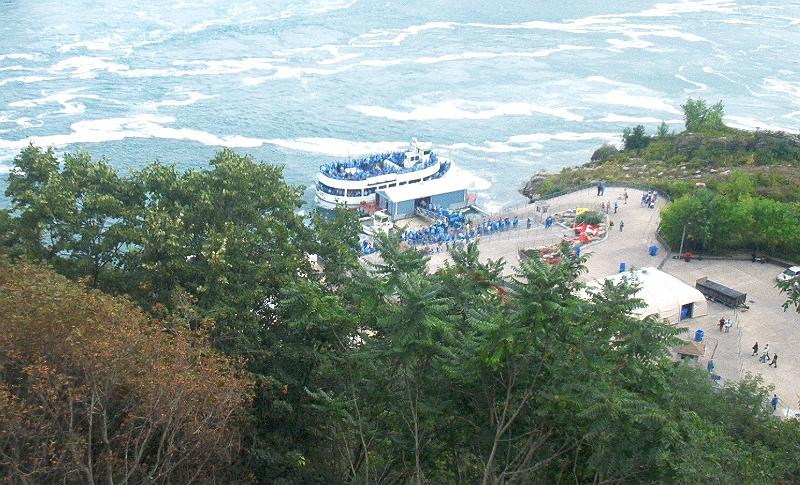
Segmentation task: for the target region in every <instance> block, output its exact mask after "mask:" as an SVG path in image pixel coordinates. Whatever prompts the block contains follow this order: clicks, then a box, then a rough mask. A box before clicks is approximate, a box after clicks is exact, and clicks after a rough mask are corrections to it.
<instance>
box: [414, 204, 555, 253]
mask: <svg viewBox="0 0 800 485" xmlns="http://www.w3.org/2000/svg"><path fill="white" fill-rule="evenodd" d="M421 208H422V209H423V211H424V212H425V214H426V215H427V216H428V217H429V218H431V219H433V220H435V221H436V222H435V223H434V224H431V225H430V226H427V227H422V228H420V229H417V230H412V231H406V232H404V233H403V234H402V236H401V237H402V239H403V241H405V242H406V244H408V245H410V246H426V245H427V246H431V248H430V249H431V251H437V252H438V251H439V250H441V246H442V244H444V245H445V248H449V247H450V244H459V243H467V242H470V241H474V240H477V239H479V238H481V237H488V236H491V235H493V234H499V233H503V232H506V231H510V230H514V229H520V228H522V224H523V221H521V220H520V218H519V217H518V216H514V217H513V218H511V217H497V218H489V219H484V220H482V221H467V220H466V218H465V216H464V214H462V213H460V212H457V211H449V210H447V209H442V208H439V207H436V206H435V205H434V204H430V203H428V204H422V206H421ZM545 222H546V223H545V228H549V227H550V226H552V224H553V218H552V217H548V218H547V221H545ZM524 224H525V227H526V228H527V229H531V228H533V220H531V218H530V217H528V218H527V220H525V221H524Z"/></svg>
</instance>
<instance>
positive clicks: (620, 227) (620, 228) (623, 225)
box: [619, 221, 625, 232]
mask: <svg viewBox="0 0 800 485" xmlns="http://www.w3.org/2000/svg"><path fill="white" fill-rule="evenodd" d="M623 227H625V221H619V232H622V228H623Z"/></svg>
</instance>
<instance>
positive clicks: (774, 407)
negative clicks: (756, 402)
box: [769, 394, 778, 411]
mask: <svg viewBox="0 0 800 485" xmlns="http://www.w3.org/2000/svg"><path fill="white" fill-rule="evenodd" d="M769 403H770V404H771V405H772V410H773V411H777V410H778V395H777V394H773V395H772V399H770V400H769Z"/></svg>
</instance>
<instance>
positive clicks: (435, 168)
mask: <svg viewBox="0 0 800 485" xmlns="http://www.w3.org/2000/svg"><path fill="white" fill-rule="evenodd" d="M450 167H451V163H450V161H449V160H446V159H444V158H441V157H439V156H437V155H436V154H435V153H434V152H433V149H432V144H431V143H430V142H418V141H417V139H416V138H414V139H412V140H411V143H410V145H409V147H408V148H407V149H406V150H405V151H398V152H389V153H382V154H376V155H369V156H367V157H363V158H359V159H355V160H342V161H335V162H329V163H326V164H325V165H322V166H321V167H320V169H319V174H317V186H316V195H317V203H318V204H319V205H320V206H321V207H323V208H327V209H332V208H335V207H336V206H337V205H345V206H347V207H359V206H361V205H362V204H375V202H376V196H375V194H376V193H378V192H379V191H381V190H384V189H388V188H390V187H397V186H400V185H410V184H416V183H420V182H423V181H427V180H434V179H438V178H440V177H442V176H443V175H444V174H446V173H447V171H448V170H450Z"/></svg>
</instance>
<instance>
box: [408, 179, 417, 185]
mask: <svg viewBox="0 0 800 485" xmlns="http://www.w3.org/2000/svg"><path fill="white" fill-rule="evenodd" d="M417 182H419V179H416V180H409V181H408V183H410V184H415V183H417Z"/></svg>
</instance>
